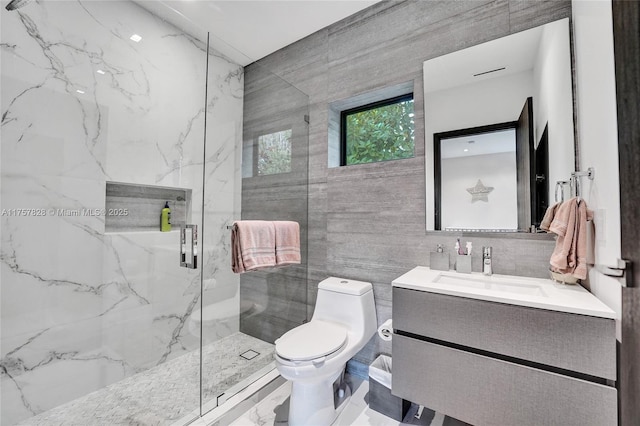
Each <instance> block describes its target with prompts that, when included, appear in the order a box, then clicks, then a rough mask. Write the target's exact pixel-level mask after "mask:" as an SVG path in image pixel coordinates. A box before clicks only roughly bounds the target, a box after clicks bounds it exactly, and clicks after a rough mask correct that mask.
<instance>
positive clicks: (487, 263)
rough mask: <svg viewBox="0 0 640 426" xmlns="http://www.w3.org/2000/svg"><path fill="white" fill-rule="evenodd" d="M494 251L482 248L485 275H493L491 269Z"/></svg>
mask: <svg viewBox="0 0 640 426" xmlns="http://www.w3.org/2000/svg"><path fill="white" fill-rule="evenodd" d="M492 251H493V250H492V249H491V247H482V273H483V274H485V275H491V274H493V269H492V268H491V255H492Z"/></svg>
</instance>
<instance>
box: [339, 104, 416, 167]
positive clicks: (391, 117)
mask: <svg viewBox="0 0 640 426" xmlns="http://www.w3.org/2000/svg"><path fill="white" fill-rule="evenodd" d="M340 122H341V124H340V135H341V149H340V155H341V158H340V162H341V165H343V166H346V165H351V164H362V163H374V162H376V161H385V160H398V159H401V158H411V157H413V156H414V145H415V144H414V125H413V93H411V94H408V95H403V96H398V97H395V98H392V99H387V100H384V101H380V102H375V103H372V104H368V105H364V106H361V107H358V108H353V109H349V110H346V111H342V112H341V114H340Z"/></svg>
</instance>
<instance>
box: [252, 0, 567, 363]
mask: <svg viewBox="0 0 640 426" xmlns="http://www.w3.org/2000/svg"><path fill="white" fill-rule="evenodd" d="M570 16H571V2H570V1H568V0H562V1H537V0H465V1H428V2H427V1H419V0H406V1H382V2H380V3H378V4H376V5H374V6H372V7H370V8H368V9H366V10H364V11H362V12H359V13H356V14H354V15H352V16H350V17H348V18H346V19H344V20H342V21H340V22H338V23H336V24H334V25H331V26H329V27H327V28H324V29H322V30H320V31H318V32H316V33H314V34H312V35H310V36H308V37H306V38H305V39H303V40H300V41H299V42H296V43H294V44H292V45H290V46H287V47H285V48H283V49H281V50H279V51H277V52H275V53H273V54H271V55H269V56H267V57H266V58H263V59H261V60H260V61H258V65H260V66H262V67H264V68H267V69H269V70H270V71H272V72H274V73H276V74H277V75H279V76H281V77H282V78H284V79H286V80H287V81H289V82H291V83H292V84H294V85H295V86H296V87H298V88H300V89H301V90H302V91H304V92H305V93H307V94H309V103H310V107H309V111H310V124H309V229H308V238H309V239H308V244H309V246H308V247H309V248H308V254H309V275H308V276H309V286H308V287H309V288H308V298H307V300H308V304H307V309H308V315H309V316H310V315H311V313H312V311H313V305H314V303H315V298H316V293H317V283H318V282H319V281H320V280H322V279H324V278H325V277H327V276H329V275H334V276H340V277H347V278H354V279H360V280H369V281H371V282H372V283H373V285H374V291H375V298H376V307H377V313H378V321H379V322H383V321H384V320H386V319H387V318H390V316H391V281H392V280H393V279H394V278H396V277H397V276H399V275H401V274H403V273H404V272H406V271H407V270H408V269H410V268H412V267H414V266H416V265H428V258H429V254H428V253H429V251H431V250H433V249H435V248H436V246H437V244H439V243H442V244H444V245H445V246H446V247H453V245H454V243H455V238H456V236H455V235H443V234H438V233H426V232H425V207H424V206H425V187H424V185H425V176H424V173H425V166H424V155H425V152H424V118H423V117H424V111H423V81H422V63H423V62H424V61H425V60H427V59H430V58H434V57H437V56H440V55H443V54H446V53H450V52H453V51H456V50H459V49H463V48H466V47H469V46H472V45H475V44H479V43H482V42H485V41H488V40H491V39H494V38H498V37H501V36H504V35H507V34H510V33H514V32H518V31H522V30H525V29H528V28H531V27H534V26H537V25H540V24H544V23H546V22H550V21H554V20H557V19H561V18H565V17H570ZM252 66H253V65H251V66H249V67H247V70H251V67H252ZM247 72H249V71H247ZM408 81H413V87H414V97H415V124H416V129H415V133H416V144H415V145H416V151H415V154H416V156H415V158H412V159H407V160H399V161H387V162H382V163H376V164H368V165H357V166H350V167H342V168H328V167H327V163H328V143H327V141H328V132H329V122H330V120H329V105H330V104H331V103H332V102H336V101H340V100H344V99H348V98H350V97H352V96H356V95H360V94H363V93H366V92H369V91H374V90H378V89H382V88H385V87H390V86H394V85H397V84H402V83H405V82H408ZM468 240H470V241H472V242H473V244H474V247H481V246H482V245H491V246H493V249H494V258H495V260H494V262H495V263H494V271H495V272H496V273H514V274H522V275H533V276H546V275H545V274H546V270H547V265H548V259H549V256H550V254H551V251H552V249H553V242H552V241H550V240H548V239H547V240H544V239H529V240H527V239H512V238H508V237H504V238H487V237H483V238H480V237H472V238H468ZM465 241H466V238H465ZM476 260H477V259H476ZM474 269H475V270H479V263H478V262H476V263H475V264H474ZM381 352H385V353H391V345H389V344H386V343H384V342H381V341H379V339H377V337H374V338H373V339H372V340H371V342H370V343H369V344H368V345H367V346H366V347H365V349H363V350H362V351H361V352H360V353H359V354H358V355H357V358H358V359H360V360H362V361H363V362H371V361H372V360H373V359H374V358H375V356H376V354H378V353H381Z"/></svg>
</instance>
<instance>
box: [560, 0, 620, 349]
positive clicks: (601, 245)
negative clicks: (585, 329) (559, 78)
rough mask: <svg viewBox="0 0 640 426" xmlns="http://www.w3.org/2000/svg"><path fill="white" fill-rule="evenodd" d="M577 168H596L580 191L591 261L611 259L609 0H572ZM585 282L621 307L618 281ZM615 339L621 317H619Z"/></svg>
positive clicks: (616, 221) (614, 248)
mask: <svg viewBox="0 0 640 426" xmlns="http://www.w3.org/2000/svg"><path fill="white" fill-rule="evenodd" d="M572 6H573V31H574V42H575V55H576V78H577V82H576V86H577V108H578V121H577V126H578V131H579V146H580V157H579V160H580V168H581V169H583V170H586V168H587V167H594V168H595V179H594V180H593V181H589V180H588V179H586V178H582V181H583V184H584V185H583V189H584V191H583V196H584V198H585V200H586V201H587V203H588V206H589V208H591V209H592V210H593V211H594V223H595V228H596V239H595V261H596V263H598V264H605V265H615V262H616V259H618V258H619V257H620V198H619V188H620V186H619V180H618V143H617V119H616V89H615V68H614V56H613V27H612V17H611V1H610V0H597V1H587V0H573V1H572ZM588 281H589V282H588V284H587V285H588V286H589V287H590V289H591V291H592V292H593V294H595V295H596V296H597V297H598V298H599V299H601V300H602V301H603V302H604V303H606V304H607V305H609V307H611V308H612V309H614V310H615V311H616V312H617V314H618V320H619V319H620V313H621V303H622V301H621V284H620V282H619V281H618V280H616V279H613V278H609V277H607V276H604V275H602V274H600V273H599V272H597V271H596V270H595V269H591V271H590V272H589V280H588ZM618 339H620V323H619V321H618Z"/></svg>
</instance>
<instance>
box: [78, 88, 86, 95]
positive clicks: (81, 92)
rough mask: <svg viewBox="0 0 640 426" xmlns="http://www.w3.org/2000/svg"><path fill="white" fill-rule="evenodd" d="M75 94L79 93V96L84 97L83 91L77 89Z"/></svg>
mask: <svg viewBox="0 0 640 426" xmlns="http://www.w3.org/2000/svg"><path fill="white" fill-rule="evenodd" d="M76 92H78V93H80V94H81V95H84V90H80V89H77V90H76Z"/></svg>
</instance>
